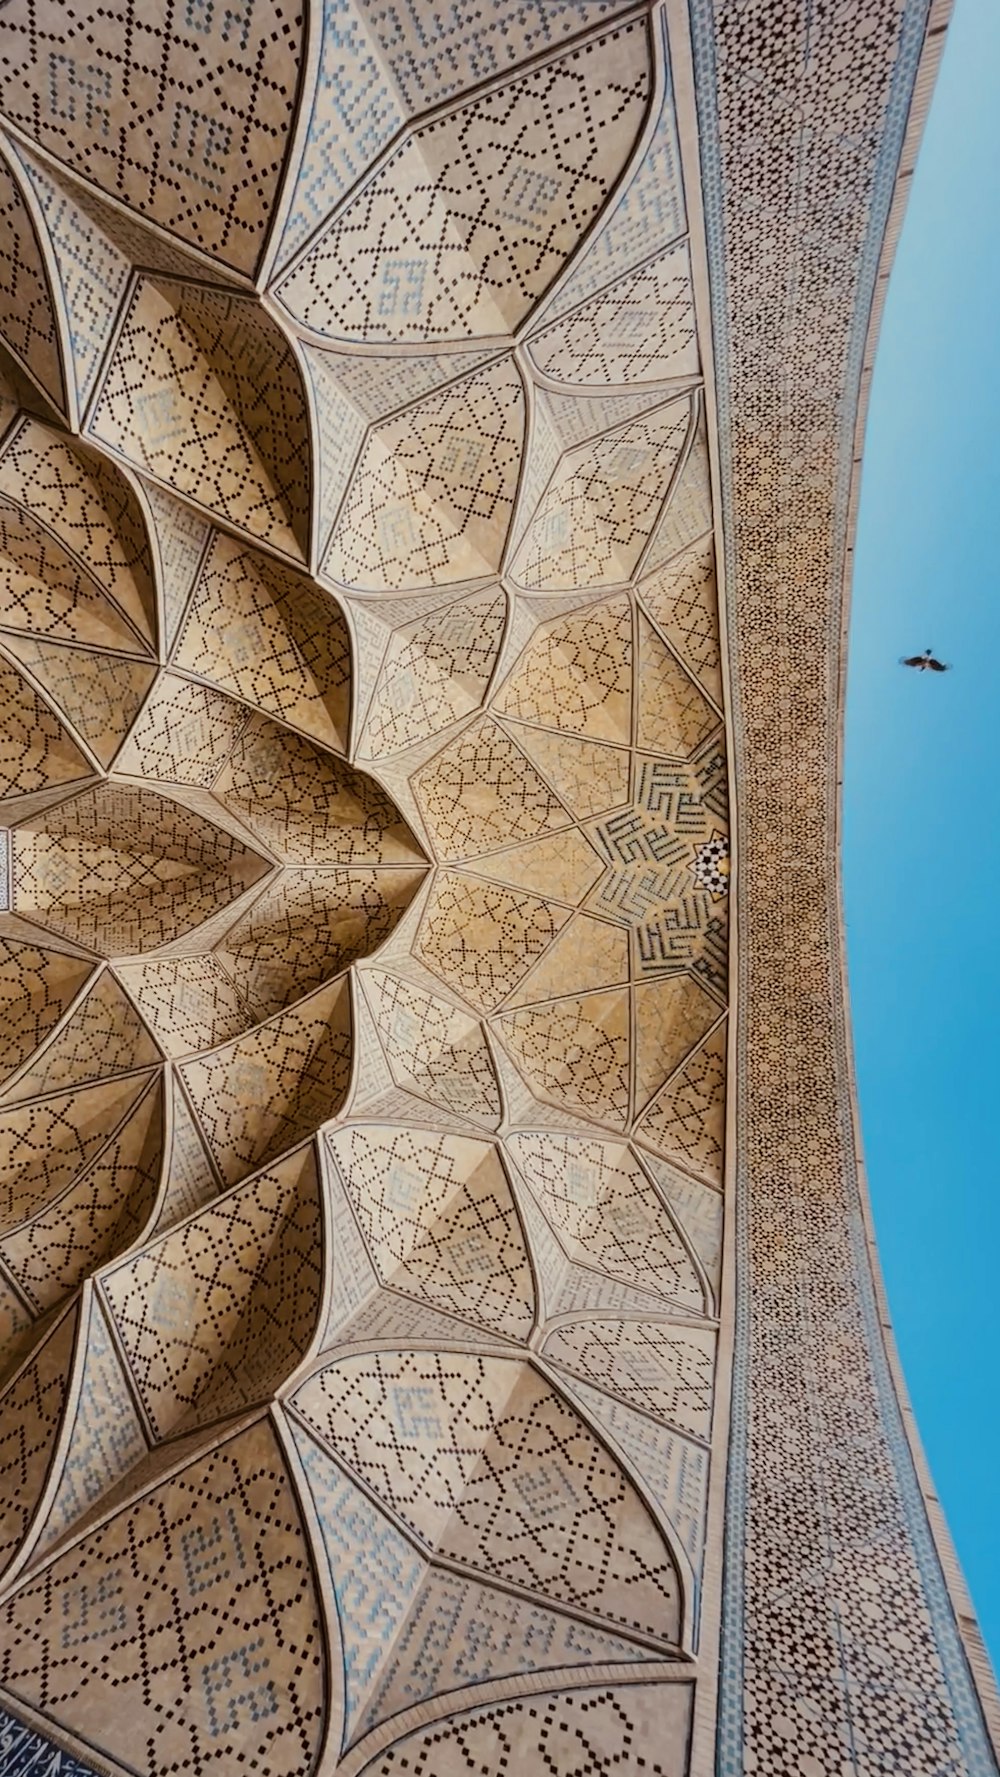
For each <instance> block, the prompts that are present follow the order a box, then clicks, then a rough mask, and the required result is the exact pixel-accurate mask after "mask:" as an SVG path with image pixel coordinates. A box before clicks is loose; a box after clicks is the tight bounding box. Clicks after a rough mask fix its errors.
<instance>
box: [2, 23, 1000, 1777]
mask: <svg viewBox="0 0 1000 1777" xmlns="http://www.w3.org/2000/svg"><path fill="white" fill-rule="evenodd" d="M921 5H922V0H906V3H905V4H901V5H900V6H898V7H891V8H883V9H882V10H881V12H877V11H876V9H875V7H874V5H868V4H867V3H866V0H861V6H860V14H859V13H858V12H857V9H855V10H852V9H850V8H848V7H839V8H833V9H830V8H827V9H826V13H827V14H828V15H829V16H824V17H823V18H822V19H821V20H820V21H819V22H818V23H816V21H813V24H812V25H810V28H809V30H808V31H805V30H804V29H803V25H802V19H801V17H800V13H801V8H799V7H796V6H795V5H794V4H793V3H792V0H778V3H777V4H776V5H773V6H770V7H769V8H767V9H762V8H759V7H758V8H748V7H746V6H742V5H736V4H734V3H732V4H731V3H730V0H717V4H716V6H715V8H714V12H713V10H712V8H710V7H709V6H707V5H703V4H701V3H700V0H698V3H697V4H692V6H691V7H690V9H688V8H686V7H684V6H682V5H678V4H675V3H674V0H666V4H660V0H657V3H656V4H650V5H649V6H645V7H637V6H635V5H634V4H632V5H626V4H623V3H620V0H482V3H481V4H477V5H474V6H465V7H462V6H451V7H441V6H433V5H430V4H425V3H424V0H400V3H399V4H396V5H393V6H392V7H387V6H385V5H382V4H381V3H380V0H312V3H311V4H310V5H309V6H308V7H306V8H303V7H293V6H291V5H289V4H288V3H287V0H177V3H176V4H173V5H171V6H167V7H165V6H162V5H157V4H155V3H154V0H105V4H103V5H102V6H100V7H94V6H84V5H83V4H82V3H81V0H65V3H64V4H63V5H61V6H59V7H56V6H53V5H51V4H48V3H47V0H22V3H21V4H15V5H14V6H13V7H10V6H8V7H7V8H6V10H5V11H4V25H3V30H4V31H5V32H6V37H5V41H4V54H3V56H2V57H0V891H2V892H0V1771H2V1772H4V1773H6V1772H7V1771H8V1770H9V1771H10V1772H11V1777H14V1773H15V1772H16V1773H23V1774H24V1777H33V1774H34V1773H36V1772H38V1773H40V1772H41V1771H43V1770H44V1771H45V1772H46V1773H48V1777H92V1774H94V1777H106V1774H108V1773H110V1774H111V1777H138V1774H141V1777H178V1774H180V1773H185V1774H187V1777H230V1774H231V1773H236V1772H245V1773H251V1772H256V1773H258V1774H261V1777H334V1774H336V1777H396V1774H397V1773H398V1774H400V1777H402V1774H404V1773H406V1774H409V1777H417V1774H420V1777H467V1774H468V1773H470V1772H473V1771H475V1772H476V1773H477V1774H478V1777H510V1774H511V1773H512V1772H517V1773H518V1774H519V1777H712V1774H715V1777H742V1773H743V1772H749V1771H755V1772H757V1773H758V1774H759V1777H869V1774H870V1773H874V1772H875V1771H876V1770H877V1771H885V1772H888V1771H890V1770H891V1771H894V1772H899V1773H905V1777H944V1773H947V1774H948V1777H990V1773H993V1774H994V1777H996V1767H995V1764H994V1762H993V1760H992V1756H991V1755H990V1753H989V1751H988V1749H987V1748H986V1742H985V1739H984V1735H983V1730H982V1724H981V1717H980V1714H979V1713H978V1703H977V1701H976V1698H975V1696H974V1694H973V1691H972V1687H971V1684H970V1681H969V1676H968V1667H967V1665H966V1664H964V1662H965V1654H964V1652H963V1650H962V1648H961V1646H960V1645H959V1643H958V1638H957V1630H956V1627H955V1618H954V1615H952V1616H951V1617H950V1618H949V1617H948V1614H947V1613H948V1609H950V1606H948V1605H947V1594H946V1591H945V1587H944V1585H943V1583H942V1579H941V1574H940V1573H939V1571H938V1569H937V1567H936V1566H935V1559H936V1558H935V1557H934V1556H933V1555H932V1553H931V1545H930V1541H929V1537H928V1534H927V1524H926V1522H925V1519H924V1517H923V1506H922V1504H921V1501H920V1494H919V1489H918V1487H917V1485H916V1482H915V1479H914V1476H913V1474H912V1472H911V1471H908V1470H907V1468H906V1463H907V1462H908V1460H909V1459H908V1457H907V1456H906V1454H905V1448H904V1446H903V1442H902V1439H901V1437H897V1436H896V1433H895V1431H894V1429H893V1423H892V1412H893V1410H894V1409H893V1407H892V1402H893V1401H894V1395H893V1392H892V1382H891V1378H890V1379H887V1377H886V1374H885V1373H884V1366H885V1353H884V1347H883V1344H882V1329H881V1326H880V1325H876V1324H875V1322H874V1321H873V1322H872V1324H873V1325H875V1333H874V1336H873V1337H869V1330H866V1329H868V1322H867V1321H866V1319H865V1315H866V1313H867V1312H868V1310H867V1309H866V1308H865V1303H866V1302H867V1301H868V1297H867V1296H866V1295H865V1291H866V1289H867V1288H868V1286H869V1284H870V1279H869V1278H868V1273H867V1271H866V1270H864V1264H865V1263H866V1261H860V1260H858V1258H857V1256H856V1254H855V1252H854V1249H853V1248H852V1246H851V1239H852V1238H854V1237H855V1234H856V1230H857V1228H859V1227H861V1226H862V1225H863V1224H862V1221H861V1217H860V1214H859V1210H858V1204H857V1201H856V1197H855V1196H852V1195H851V1192H852V1191H853V1188H854V1187H853V1184H851V1181H852V1180H853V1177H854V1173H853V1170H852V1169H853V1155H852V1153H851V1152H850V1151H849V1150H848V1147H847V1146H846V1145H845V1144H847V1142H848V1136H847V1135H846V1134H845V1131H848V1130H849V1129H850V1128H851V1119H850V1104H849V1101H848V1102H846V1103H845V1102H844V1101H843V1099H842V1098H841V1099H839V1100H837V1101H836V1102H834V1095H835V1093H836V1092H838V1091H841V1090H842V1091H843V1092H846V1091H847V1088H846V1087H843V1088H842V1089H841V1087H840V1086H839V1085H838V1082H842V1081H845V1080H848V1079H849V1077H850V1074H849V1068H848V1066H847V1063H846V1057H845V1056H844V1055H842V1054H840V1052H839V1051H836V1043H837V1042H838V1041H842V1037H843V1030H844V1022H845V1021H844V1020H843V1018H841V1017H840V1016H839V1012H840V1008H839V1004H833V1005H832V1000H833V999H835V991H836V990H835V989H834V988H832V987H831V982H834V980H835V977H836V973H837V966H836V961H835V960H833V961H831V954H830V944H831V933H834V932H835V929H836V920H835V913H833V912H832V911H831V910H833V909H835V906H836V889H835V872H834V871H833V869H832V865H831V856H830V844H831V841H830V835H829V834H828V833H827V832H826V813H825V811H826V809H827V807H828V806H829V807H832V793H831V795H830V797H828V798H827V800H825V801H824V800H822V798H823V797H824V796H826V790H825V788H824V786H825V785H826V784H827V777H828V774H829V772H830V771H831V770H833V769H834V765H833V759H834V743H833V741H832V739H831V738H830V736H831V735H832V734H833V733H835V732H836V712H835V711H833V710H832V707H828V705H827V703H824V701H823V700H824V698H826V699H829V697H830V696H831V687H832V686H833V685H835V684H836V683H837V682H838V677H839V674H838V671H837V670H835V669H836V668H837V667H838V661H837V660H836V659H833V660H831V661H827V660H826V658H825V657H822V658H821V655H822V648H823V638H825V637H839V635H840V633H841V625H840V617H839V610H838V609H837V608H836V597H835V595H834V594H833V593H832V592H831V588H832V587H833V586H834V585H835V583H836V581H837V574H836V568H835V564H836V563H837V562H838V561H839V560H841V559H842V557H843V553H844V551H843V545H844V543H845V540H846V535H847V533H846V523H847V519H846V512H847V506H846V500H847V494H846V491H845V490H846V489H847V488H848V476H847V474H846V473H844V472H843V470H844V465H843V464H840V465H839V466H838V457H837V452H838V450H839V449H840V448H841V444H842V440H843V439H844V438H849V437H850V435H851V426H852V423H853V416H854V408H853V405H852V404H853V394H852V393H848V394H845V392H844V391H845V390H850V391H853V389H854V386H855V382H856V361H855V357H849V351H850V352H853V351H854V349H855V343H856V332H855V327H854V323H855V321H856V319H857V317H858V316H862V317H863V316H865V315H867V313H868V308H869V306H870V296H871V289H870V279H871V278H873V277H874V275H875V266H876V261H877V252H874V251H873V250H872V248H873V246H874V247H877V245H878V240H877V237H878V233H879V228H880V226H881V224H880V223H879V220H878V219H879V217H881V216H882V215H883V214H884V213H887V210H888V204H889V199H890V186H889V184H885V183H884V181H885V176H886V169H889V170H890V171H891V168H892V166H893V165H894V164H895V159H896V157H897V156H898V153H899V148H900V141H901V137H898V132H899V131H900V130H901V129H902V127H903V124H904V123H905V118H906V111H907V102H908V101H907V94H908V92H909V90H910V88H912V86H913V83H914V81H915V79H916V78H917V71H916V64H915V60H914V54H915V49H914V46H915V45H917V46H918V45H919V42H920V40H921V37H922V34H923V30H924V24H923V17H922V13H921ZM689 12H690V21H689V17H688V14H689ZM918 15H919V16H918ZM932 17H933V18H934V19H936V18H937V9H936V8H935V9H934V10H933V12H932ZM689 33H690V34H689ZM692 68H693V69H694V75H693V77H692ZM776 70H777V72H776ZM692 78H693V86H692ZM921 79H923V77H921ZM925 87H926V80H924V81H923V85H922V86H921V87H920V90H921V91H923V90H925ZM894 132H896V133H895V134H894ZM897 137H898V139H897ZM880 180H881V181H883V184H882V185H880V184H879V181H880ZM703 216H705V217H707V218H708V223H709V227H708V231H707V232H706V231H705V229H704V228H703V225H702V217H703ZM873 230H874V233H873V232H872V231H873ZM866 268H867V269H866ZM866 278H868V279H869V283H868V284H866V283H865V279H866ZM845 292H852V293H853V295H851V296H850V297H847V296H845ZM709 293H710V295H711V300H712V303H713V304H714V308H713V310H712V314H711V316H710V313H709V305H708V295H709ZM858 361H859V360H858ZM851 365H854V366H855V369H854V370H853V371H852V370H851ZM713 366H714V369H713ZM713 375H714V378H715V383H714V386H713V385H712V382H711V380H710V379H711V377H712V376H713ZM852 378H853V379H854V380H851V379H852ZM719 416H722V417H721V419H720V418H719ZM720 428H721V430H720ZM790 465H798V468H797V469H795V470H794V472H793V469H792V468H791V467H790ZM848 467H849V465H848ZM713 489H714V493H713ZM804 490H805V491H804ZM837 500H843V501H844V502H845V504H844V511H843V513H841V514H840V516H835V517H834V516H831V514H834V512H835V507H836V501H837ZM838 527H839V528H838ZM721 536H725V537H726V539H727V549H726V559H725V562H724V563H720V564H718V565H719V569H720V571H719V576H718V583H717V561H716V539H717V537H721ZM838 552H839V553H838ZM723 567H724V569H725V572H722V568H723ZM720 595H721V597H722V598H723V599H724V600H725V603H726V622H725V624H722V623H720V610H719V597H720ZM725 642H728V656H727V655H726V652H725V648H724V643H725ZM831 645H833V644H831ZM800 648H801V651H802V652H801V653H800V654H797V653H796V652H795V651H796V650H797V649H800ZM792 655H794V656H795V658H794V659H792V658H791V656H792ZM786 668H789V670H786ZM730 684H732V685H735V686H736V687H737V690H738V695H737V696H736V697H735V698H734V699H733V705H732V709H727V706H726V696H727V689H728V686H729V685H730ZM796 688H797V689H796ZM734 724H735V726H734ZM731 776H732V779H733V782H734V784H735V793H736V797H737V799H738V800H739V799H742V806H741V807H740V808H739V809H737V810H736V811H731V810H730V806H729V787H730V777H731ZM817 796H819V797H820V800H821V801H822V807H823V810H824V813H823V814H819V813H817V810H818V808H819V802H818V801H817ZM731 812H732V813H734V814H735V813H738V814H739V815H740V821H739V823H737V821H736V820H735V819H734V820H733V822H732V831H731ZM737 831H739V833H740V850H739V855H736V847H735V838H734V837H733V836H734V835H735V834H736V832H737ZM789 836H791V837H789ZM731 844H732V845H733V857H732V865H733V875H732V878H731V876H730V862H731V859H730V846H731ZM790 859H793V860H794V868H792V867H790ZM731 881H732V883H733V887H734V893H733V895H732V896H731V895H730V883H731ZM824 885H827V886H824ZM737 890H738V893H737V892H736V891H737ZM828 891H829V892H828ZM731 900H732V902H733V904H734V907H733V912H734V917H733V919H732V921H731V917H730V908H731ZM737 902H738V906H737V905H736V904H737ZM733 931H735V933H736V938H737V947H738V949H739V953H740V960H741V962H742V964H743V967H742V974H741V975H740V982H741V989H740V996H739V1003H738V1005H737V1007H736V1008H735V1016H736V1022H737V1023H738V1030H737V1031H736V1032H735V1041H734V1040H733V1036H732V1035H731V1031H730V1025H731V1022H732V1021H733V1020H732V1017H731V1013H730V1005H729V994H730V979H731V960H732V959H731V956H730V938H731V934H732V932H733ZM831 1006H832V1009H831ZM838 1033H839V1034H838ZM731 1053H732V1054H734V1055H736V1056H737V1057H738V1058H739V1060H738V1066H739V1073H738V1091H737V1092H736V1094H735V1095H733V1094H732V1093H731V1094H730V1095H729V1100H728V1103H727V1085H728V1083H729V1082H728V1058H729V1056H730V1054H731ZM727 1128H728V1129H729V1130H730V1131H731V1132H732V1133H731V1135H730V1152H729V1154H728V1155H727V1152H726V1146H727ZM727 1160H728V1165H727ZM734 1181H735V1183H734ZM734 1190H737V1191H738V1192H739V1193H741V1194H742V1195H741V1196H739V1197H738V1198H735V1199H734V1198H733V1196H732V1192H733V1191H734ZM735 1209H738V1210H739V1214H738V1215H734V1214H733V1211H734V1210H735ZM873 1312H874V1311H872V1313H873ZM880 1365H881V1366H882V1368H881V1369H880V1368H879V1366H880ZM845 1375H846V1376H847V1377H848V1381H847V1382H845V1380H844V1378H845ZM845 1389H847V1390H848V1394H849V1398H847V1399H845V1393H844V1391H845ZM730 1403H732V1411H731V1413H730ZM887 1403H888V1404H887ZM730 1459H731V1467H730V1468H729V1470H728V1472H727V1463H729V1462H730ZM859 1476H860V1477H861V1478H860V1479H859ZM723 1575H725V1583H726V1603H725V1609H723V1590H722V1583H723ZM960 1608H961V1607H960ZM720 1637H721V1642H720ZM720 1645H721V1653H722V1663H721V1667H720V1660H719V1655H720ZM744 1679H745V1680H746V1682H745V1683H744ZM717 1747H718V1759H717V1757H716V1751H717Z"/></svg>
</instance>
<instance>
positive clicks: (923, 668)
mask: <svg viewBox="0 0 1000 1777" xmlns="http://www.w3.org/2000/svg"><path fill="white" fill-rule="evenodd" d="M899 664H900V666H915V667H916V668H917V671H918V672H921V673H926V672H931V673H947V672H950V671H951V668H950V667H948V666H945V664H944V661H943V660H935V658H934V655H933V654H932V653H931V650H930V649H929V648H925V649H924V651H923V653H922V654H911V655H910V656H909V657H908V658H907V657H906V656H905V655H904V656H903V658H902V659H901V660H900V663H899Z"/></svg>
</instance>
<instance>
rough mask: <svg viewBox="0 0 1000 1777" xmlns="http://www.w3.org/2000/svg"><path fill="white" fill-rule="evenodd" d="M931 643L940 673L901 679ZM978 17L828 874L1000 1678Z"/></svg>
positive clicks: (918, 219) (920, 1362)
mask: <svg viewBox="0 0 1000 1777" xmlns="http://www.w3.org/2000/svg"><path fill="white" fill-rule="evenodd" d="M925 647H933V648H934V649H935V650H936V652H937V653H938V655H939V658H941V659H943V660H948V661H953V662H954V667H955V670H954V671H953V672H951V673H949V674H947V675H946V676H945V675H939V674H934V673H913V672H907V671H905V670H904V669H903V668H902V667H900V666H898V665H897V658H898V656H899V655H900V654H913V653H918V652H920V651H922V650H923V649H924V648H925ZM998 704H1000V5H997V4H996V0H957V4H956V8H955V13H954V17H953V20H952V24H951V27H950V30H949V37H948V42H947V47H946V50H945V55H944V62H943V66H942V69H941V75H940V78H939V81H938V86H937V90H936V93H935V96H934V101H933V105H932V108H931V114H930V118H929V121H928V125H927V130H926V134H925V137H924V142H923V147H922V150H921V157H920V161H919V164H918V166H917V171H916V176H915V178H914V181H913V191H912V195H911V199H910V207H909V211H908V214H907V218H906V222H905V225H904V231H903V238H902V241H901V243H900V248H899V252H898V254H897V257H896V263H895V268H894V270H893V274H892V280H891V284H890V288H889V296H888V301H887V305H886V311H885V317H884V321H883V326H882V334H881V341H880V344H879V348H878V355H877V359H876V366H875V379H874V387H873V391H872V401H871V408H870V415H869V421H868V435H867V440H866V445H865V457H864V476H863V483H862V496H861V511H860V523H859V531H858V551H857V565H856V573H855V581H854V596H853V609H852V618H851V639H850V661H849V686H848V707H847V760H846V784H845V804H844V808H845V846H844V871H845V888H846V903H847V922H848V955H849V963H850V974H851V998H852V1007H853V1020H854V1040H855V1049H856V1055H857V1064H858V1076H859V1084H860V1096H861V1112H862V1120H863V1129H864V1144H865V1153H866V1158H867V1163H868V1170H869V1177H870V1183H871V1190H872V1197H873V1203H874V1210H875V1221H876V1226H877V1230H878V1237H879V1245H880V1249H881V1254H882V1263H883V1268H884V1271H885V1276H886V1283H887V1287H888V1293H889V1301H890V1306H891V1310H892V1315H893V1320H894V1324H895V1328H896V1335H897V1339H898V1343H899V1347H900V1350H901V1353H902V1358H903V1364H904V1368H905V1371H906V1377H907V1381H908V1384H909V1389H910V1393H911V1396H912V1398H913V1403H914V1407H915V1410H916V1414H917V1420H918V1423H919V1426H920V1430H921V1434H922V1437H923V1441H924V1447H925V1449H926V1451H927V1455H928V1458H929V1461H930V1465H931V1470H932V1473H933V1475H934V1479H935V1482H936V1484H937V1489H938V1492H939V1493H940V1495H941V1498H942V1500H943V1502H944V1506H945V1511H946V1513H947V1516H948V1520H949V1523H950V1526H951V1530H952V1534H953V1536H954V1538H955V1541H956V1543H957V1546H958V1552H959V1556H960V1559H961V1561H962V1564H963V1567H964V1569H965V1573H966V1577H967V1579H968V1581H969V1584H970V1587H971V1590H972V1594H973V1598H974V1600H975V1603H976V1607H977V1609H978V1612H979V1616H980V1621H981V1623H982V1627H983V1632H984V1634H985V1636H986V1639H987V1642H988V1644H989V1646H990V1650H991V1653H992V1656H993V1662H994V1665H995V1666H1000V1521H998V1511H997V1494H998V1482H997V1472H998V1468H1000V1009H998V1008H1000V963H998V950H1000V946H998V927H1000V897H998V890H997V882H998V869H1000V789H998V773H1000V745H998V741H1000V716H998V713H997V711H998Z"/></svg>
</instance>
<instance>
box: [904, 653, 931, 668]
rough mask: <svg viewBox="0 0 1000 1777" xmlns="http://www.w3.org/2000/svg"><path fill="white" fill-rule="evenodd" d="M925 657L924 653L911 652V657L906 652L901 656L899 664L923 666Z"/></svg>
mask: <svg viewBox="0 0 1000 1777" xmlns="http://www.w3.org/2000/svg"><path fill="white" fill-rule="evenodd" d="M924 658H925V657H924V655H923V654H911V655H910V656H909V658H907V656H906V655H905V654H904V655H902V656H901V657H900V662H899V664H900V666H923V664H924Z"/></svg>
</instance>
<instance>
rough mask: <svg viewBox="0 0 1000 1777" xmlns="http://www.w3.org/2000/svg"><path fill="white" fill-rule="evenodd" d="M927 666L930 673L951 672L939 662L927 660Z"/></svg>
mask: <svg viewBox="0 0 1000 1777" xmlns="http://www.w3.org/2000/svg"><path fill="white" fill-rule="evenodd" d="M927 664H928V666H929V667H930V669H931V672H932V673H946V672H949V671H950V670H951V669H950V668H949V667H947V666H945V664H944V662H943V661H941V660H933V659H931V660H928V662H927Z"/></svg>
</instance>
